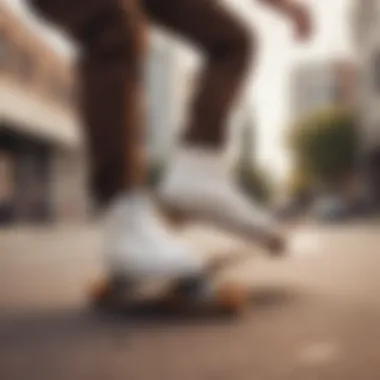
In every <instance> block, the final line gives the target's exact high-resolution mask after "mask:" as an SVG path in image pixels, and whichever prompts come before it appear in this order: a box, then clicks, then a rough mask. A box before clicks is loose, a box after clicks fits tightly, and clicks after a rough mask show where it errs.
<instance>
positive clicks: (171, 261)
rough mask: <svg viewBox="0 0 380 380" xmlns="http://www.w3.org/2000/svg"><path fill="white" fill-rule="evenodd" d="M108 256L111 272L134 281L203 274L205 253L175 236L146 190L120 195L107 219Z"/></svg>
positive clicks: (106, 252) (106, 245)
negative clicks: (161, 218)
mask: <svg viewBox="0 0 380 380" xmlns="http://www.w3.org/2000/svg"><path fill="white" fill-rule="evenodd" d="M104 251H105V254H106V255H105V259H106V265H107V268H108V269H109V271H110V273H111V274H112V275H114V276H115V277H117V278H125V279H128V280H130V281H140V280H145V279H150V280H152V279H177V278H186V277H192V276H197V275H199V274H200V273H201V272H202V270H203V261H202V256H201V255H199V254H198V255H197V254H196V253H195V252H193V250H191V249H190V248H189V247H188V246H187V245H186V244H185V243H184V242H182V241H181V240H180V239H177V238H176V237H175V236H173V235H172V234H171V233H170V232H169V231H168V230H167V229H166V226H165V225H164V224H163V223H162V221H160V219H159V217H158V214H157V213H156V210H155V207H154V204H153V203H152V202H151V200H150V199H149V197H148V196H147V195H146V194H144V193H136V194H130V195H125V196H122V197H120V198H119V199H118V200H116V201H115V202H114V204H113V205H112V206H111V207H110V210H109V212H108V217H107V221H106V236H105V246H104Z"/></svg>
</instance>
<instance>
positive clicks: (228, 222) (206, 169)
mask: <svg viewBox="0 0 380 380" xmlns="http://www.w3.org/2000/svg"><path fill="white" fill-rule="evenodd" d="M159 197H160V202H161V203H162V205H163V206H164V209H165V208H166V209H167V210H168V212H169V214H171V213H172V214H173V215H176V216H180V217H181V216H183V217H184V218H190V219H199V220H203V221H206V222H211V223H213V224H214V225H217V226H219V227H222V228H225V229H228V230H230V231H232V232H234V233H236V234H238V235H241V236H243V237H244V238H248V239H252V240H254V241H256V242H259V243H261V244H263V245H264V246H265V247H266V248H267V249H269V250H270V251H271V252H276V253H278V252H280V251H282V250H283V248H284V239H283V238H282V236H281V234H280V232H279V228H278V226H277V225H276V221H275V219H274V218H273V217H272V216H271V215H270V214H269V213H268V212H267V211H265V210H264V209H263V208H262V207H261V206H260V205H259V204H257V203H254V202H253V201H252V200H251V199H250V198H248V197H247V196H246V195H245V194H244V193H243V192H242V190H241V189H240V188H239V187H238V186H237V185H236V184H235V182H234V181H233V178H232V176H231V175H230V174H229V170H228V168H227V165H226V164H225V162H224V159H223V156H222V154H221V153H218V152H213V151H207V150H205V149H189V148H188V149H183V150H181V151H179V152H177V154H176V155H174V157H173V158H172V160H171V164H170V165H169V168H168V172H167V174H166V177H165V178H164V181H163V183H162V186H161V187H160V189H159Z"/></svg>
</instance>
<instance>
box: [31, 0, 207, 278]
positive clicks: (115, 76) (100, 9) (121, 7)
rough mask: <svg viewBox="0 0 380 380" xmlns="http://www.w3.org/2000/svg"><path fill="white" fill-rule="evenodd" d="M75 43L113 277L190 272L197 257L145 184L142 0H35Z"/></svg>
mask: <svg viewBox="0 0 380 380" xmlns="http://www.w3.org/2000/svg"><path fill="white" fill-rule="evenodd" d="M32 3H33V4H34V5H35V7H36V9H39V10H40V12H41V13H42V15H44V16H45V18H47V19H49V20H50V21H51V22H52V23H53V24H55V25H57V26H59V27H60V28H61V29H64V30H65V31H66V32H68V34H69V35H70V36H72V37H73V39H74V40H75V41H76V42H77V44H78V46H79V49H80V51H79V53H80V58H79V62H78V73H77V74H78V81H79V84H80V90H81V96H80V98H81V104H82V107H81V111H82V116H83V127H84V135H85V138H86V140H87V142H88V148H89V153H90V155H89V158H90V168H91V180H92V185H93V186H92V190H93V191H94V194H95V196H96V198H97V199H98V201H99V202H100V203H101V204H102V205H106V204H107V205H109V206H107V209H108V212H107V224H106V239H105V246H104V249H105V254H106V260H107V261H106V262H107V266H108V268H109V269H110V272H111V273H112V274H113V275H117V277H119V276H120V277H123V276H124V277H125V276H128V277H137V278H142V277H150V276H151V277H152V276H156V275H157V276H165V275H171V276H174V277H176V276H183V275H194V274H197V273H199V271H200V270H201V263H200V259H199V258H198V257H197V256H196V255H195V254H193V252H192V250H191V249H189V248H188V247H187V246H186V245H185V244H183V243H182V242H181V241H178V240H177V239H176V238H175V237H174V236H173V235H172V234H170V233H169V232H168V231H167V230H166V229H165V227H164V225H163V224H162V223H161V221H160V220H159V218H158V217H156V212H155V207H154V205H153V204H152V203H151V202H150V200H149V198H148V196H147V194H146V193H145V191H144V188H143V184H144V182H145V178H144V177H145V173H144V171H145V168H144V165H145V162H144V159H145V141H144V138H143V137H144V136H143V135H142V134H143V132H144V130H143V128H144V125H143V122H144V121H143V119H142V117H143V111H144V110H143V109H142V101H143V79H144V78H143V77H144V75H143V74H144V73H143V69H144V65H143V58H144V57H143V56H144V41H143V40H144V37H145V36H144V30H143V29H144V28H143V27H144V20H143V15H142V12H141V9H140V2H139V0H125V1H120V0H82V1H78V0H32Z"/></svg>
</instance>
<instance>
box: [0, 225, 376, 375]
mask: <svg viewBox="0 0 380 380" xmlns="http://www.w3.org/2000/svg"><path fill="white" fill-rule="evenodd" d="M379 232H380V225H378V226H377V225H374V224H372V225H364V224H361V225H350V226H342V227H333V228H332V227H323V228H322V227H304V228H300V229H298V230H297V231H295V233H294V234H293V237H292V245H291V249H290V254H289V256H288V257H287V258H284V259H282V260H273V259H269V258H266V257H265V256H263V255H261V253H260V252H259V251H258V250H257V249H256V248H254V247H248V246H242V243H241V242H236V241H234V240H233V239H229V238H226V237H225V236H224V235H221V234H216V233H215V232H212V231H208V232H205V231H204V230H203V229H201V228H198V229H197V230H196V229H192V230H188V231H186V232H185V233H184V235H185V236H186V238H188V239H189V241H191V242H192V243H193V244H195V245H196V246H200V247H203V248H204V249H206V250H208V251H210V252H214V251H220V250H222V251H226V252H227V251H231V252H234V251H241V250H242V249H246V250H247V249H248V250H250V251H251V252H252V258H251V259H250V260H247V261H244V262H242V263H241V264H240V265H238V266H236V267H234V268H231V269H230V270H229V271H228V272H227V273H225V274H224V275H225V276H235V278H238V279H239V280H241V281H244V282H246V283H247V286H250V287H251V289H252V294H253V297H252V304H251V305H249V307H248V308H247V310H246V311H245V312H244V313H243V314H242V315H241V316H240V317H238V318H235V319H231V318H221V317H217V316H197V317H196V316H187V315H170V314H167V313H166V314H165V313H160V312H157V313H151V312H147V311H144V310H129V311H126V312H125V313H123V314H120V315H114V316H111V315H109V316H107V315H100V314H99V313H96V312H94V311H93V310H91V308H89V307H88V305H87V300H86V297H85V291H84V289H85V287H86V285H87V284H88V282H89V281H90V280H91V279H92V278H93V277H94V276H96V275H97V274H98V273H99V272H100V271H101V268H102V267H101V261H100V260H99V255H98V250H99V249H98V246H99V237H98V233H97V230H96V228H94V227H92V228H90V227H84V226H81V227H70V228H68V227H60V228H49V229H45V228H41V229H27V228H23V229H17V230H8V231H5V230H4V231H0V379H1V380H14V379H17V380H18V379H25V380H34V379H36V380H60V379H62V380H71V379H73V380H76V379H80V380H82V379H83V380H87V379H89V380H90V379H91V380H96V379H99V380H108V379H112V380H113V379H115V380H117V379H128V380H129V379H130V380H139V379H142V380H150V379H157V380H158V379H160V380H161V379H163V380H178V379H181V380H188V379H189V380H203V379H205V380H206V379H207V380H211V379H226V380H229V379H237V380H256V379H257V380H275V379H276V380H277V379H278V380H280V379H281V380H288V379H289V380H290V379H291V380H293V379H294V380H296V379H297V380H298V379H299V380H315V379H323V380H330V379H331V380H338V379H339V380H340V379H342V380H378V379H380V234H379Z"/></svg>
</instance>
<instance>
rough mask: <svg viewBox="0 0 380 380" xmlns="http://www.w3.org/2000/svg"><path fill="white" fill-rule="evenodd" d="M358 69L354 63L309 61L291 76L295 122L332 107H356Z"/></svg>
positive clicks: (293, 118) (297, 68)
mask: <svg viewBox="0 0 380 380" xmlns="http://www.w3.org/2000/svg"><path fill="white" fill-rule="evenodd" d="M356 76H357V69H356V66H355V65H354V64H353V63H351V62H345V61H324V62H307V63H302V64H299V65H298V66H296V67H295V68H294V69H293V72H292V75H291V89H290V93H291V99H290V102H291V105H290V107H291V119H292V120H297V119H299V118H303V117H305V116H307V115H308V114H310V113H312V112H315V111H318V110H320V109H323V108H326V107H330V106H343V107H355V106H356V98H357V82H356V79H357V78H356Z"/></svg>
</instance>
